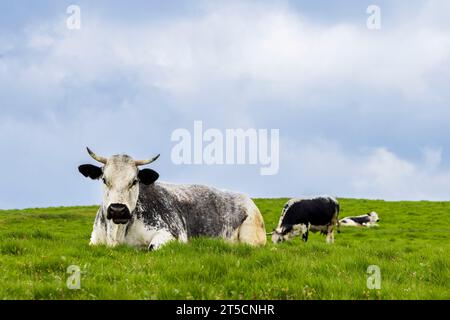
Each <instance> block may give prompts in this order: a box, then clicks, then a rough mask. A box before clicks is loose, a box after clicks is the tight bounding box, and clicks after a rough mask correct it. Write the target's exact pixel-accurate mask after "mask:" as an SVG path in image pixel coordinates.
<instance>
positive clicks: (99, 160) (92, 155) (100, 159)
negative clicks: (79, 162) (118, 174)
mask: <svg viewBox="0 0 450 320" xmlns="http://www.w3.org/2000/svg"><path fill="white" fill-rule="evenodd" d="M86 149H87V152H88V153H89V155H90V156H91V157H92V158H93V159H94V160H95V161H98V162H100V163H103V164H106V162H108V159H106V158H105V157H100V156H98V155H96V154H95V153H94V152H92V150H91V149H89V148H88V147H86Z"/></svg>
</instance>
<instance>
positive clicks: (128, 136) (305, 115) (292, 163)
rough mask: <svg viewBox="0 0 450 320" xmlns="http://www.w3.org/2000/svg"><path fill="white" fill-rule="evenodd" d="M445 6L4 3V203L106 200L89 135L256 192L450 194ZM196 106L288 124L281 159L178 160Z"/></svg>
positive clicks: (449, 36) (264, 124)
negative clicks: (72, 12) (371, 12)
mask: <svg viewBox="0 0 450 320" xmlns="http://www.w3.org/2000/svg"><path fill="white" fill-rule="evenodd" d="M70 4H76V5H79V6H80V9H81V22H82V27H81V29H80V30H68V29H67V28H66V19H67V17H68V15H67V13H66V8H67V6H68V5H70ZM370 4H376V5H378V6H380V8H381V29H380V30H377V31H371V30H368V29H367V27H366V19H367V17H368V15H367V13H366V8H367V6H368V5H370ZM449 14H450V3H449V2H448V1H444V0H443V1H378V2H374V1H333V3H332V4H330V3H329V2H328V1H314V2H307V1H222V2H218V1H215V2H212V1H170V2H169V1H165V2H163V1H132V2H131V3H130V2H125V1H122V2H121V1H114V2H111V1H78V2H74V1H39V2H29V1H14V2H12V1H9V2H5V1H4V2H1V3H0V16H1V18H0V97H1V102H0V106H1V116H0V143H1V146H2V151H1V154H2V157H1V158H0V168H1V169H0V208H24V207H38V206H39V207H40V206H54V205H78V204H92V203H98V202H99V201H100V184H99V183H98V182H93V181H88V180H85V179H84V178H83V177H82V176H81V175H80V174H79V173H78V171H77V166H78V165H79V164H82V163H85V162H91V161H90V159H89V157H88V156H87V154H86V152H85V149H84V147H85V146H90V147H91V148H92V149H94V150H95V151H96V152H97V153H100V154H103V155H111V154H115V153H122V152H123V153H128V154H130V155H132V156H134V157H137V158H145V157H150V156H153V155H154V154H156V153H161V158H160V159H159V160H158V161H157V162H155V163H154V165H153V168H154V169H155V170H157V171H158V172H159V173H160V179H161V180H163V181H170V182H179V183H204V184H209V185H213V186H216V187H219V188H225V189H231V190H236V191H242V192H245V193H248V194H250V195H252V196H265V197H278V196H301V195H313V194H332V195H337V196H341V197H367V198H382V199H388V200H396V199H430V200H440V199H446V200H449V199H450V191H449V190H450V140H449V139H448V137H449V136H450V125H449V120H450V108H449V107H450V104H449V103H450V90H448V88H449V87H450V22H448V16H449ZM194 120H202V121H203V124H204V126H205V127H206V128H218V129H220V130H225V129H227V128H256V129H260V128H261V129H272V128H276V129H280V170H279V173H278V174H277V175H274V176H261V175H260V174H259V166H252V165H244V166H233V165H227V166H220V165H216V166H203V165H191V166H189V165H175V164H173V163H172V161H171V159H170V151H171V149H172V147H173V146H174V143H173V142H172V141H171V140H170V136H171V133H172V132H173V131H174V130H175V129H177V128H187V129H189V130H192V128H193V122H194Z"/></svg>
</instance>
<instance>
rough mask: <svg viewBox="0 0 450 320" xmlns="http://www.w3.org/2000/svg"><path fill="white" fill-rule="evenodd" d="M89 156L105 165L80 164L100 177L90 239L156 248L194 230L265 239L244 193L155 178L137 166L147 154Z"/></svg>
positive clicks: (248, 239) (246, 239)
mask: <svg viewBox="0 0 450 320" xmlns="http://www.w3.org/2000/svg"><path fill="white" fill-rule="evenodd" d="M88 152H89V154H90V156H91V157H92V158H94V159H95V160H96V161H98V162H100V163H101V164H102V165H103V166H102V167H98V166H94V165H91V164H85V165H81V166H79V168H78V169H79V171H80V172H81V173H82V174H83V175H84V176H85V177H89V178H91V179H101V180H102V181H103V202H102V205H101V207H100V208H99V210H98V212H97V215H96V218H95V222H94V227H93V231H92V235H91V241H90V244H92V245H97V244H105V245H108V246H115V245H118V244H128V245H132V246H146V247H148V248H149V249H150V250H152V249H157V248H159V247H161V246H162V245H164V244H165V243H167V242H168V241H171V240H179V241H181V242H187V241H188V239H189V238H192V237H198V236H207V237H220V238H224V239H228V240H230V241H233V242H243V243H248V244H251V245H264V244H265V243H266V231H265V227H264V221H263V218H262V215H261V213H260V212H259V210H258V208H257V207H256V205H255V203H254V202H253V201H252V200H251V199H250V198H249V197H248V196H246V195H243V194H239V193H234V192H228V191H220V190H217V189H215V188H211V187H207V186H202V185H176V184H169V183H159V182H156V180H157V179H158V178H159V174H158V173H157V172H156V171H154V170H151V169H140V170H139V168H138V167H139V166H142V165H146V164H150V163H152V162H153V161H155V160H156V159H157V158H158V157H159V155H158V156H156V157H154V158H153V159H151V160H142V161H140V160H138V161H137V160H133V159H132V158H131V157H129V156H127V155H115V156H112V157H110V158H104V157H100V156H97V155H96V154H95V153H93V152H92V151H91V150H89V148H88Z"/></svg>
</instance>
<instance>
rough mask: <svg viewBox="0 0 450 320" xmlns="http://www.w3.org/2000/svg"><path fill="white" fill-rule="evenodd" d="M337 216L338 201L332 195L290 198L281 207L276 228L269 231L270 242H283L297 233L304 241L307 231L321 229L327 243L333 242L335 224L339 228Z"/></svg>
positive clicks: (306, 238)
mask: <svg viewBox="0 0 450 320" xmlns="http://www.w3.org/2000/svg"><path fill="white" fill-rule="evenodd" d="M338 216H339V202H338V201H337V200H336V199H335V198H333V197H329V196H321V197H315V198H309V199H291V200H289V201H288V202H287V203H286V204H285V205H284V207H283V210H282V212H281V217H280V220H279V222H278V226H277V228H276V229H275V230H274V231H273V232H272V233H270V235H272V242H273V243H279V242H283V241H286V240H290V239H293V238H294V237H296V236H298V235H302V239H303V241H305V242H306V241H308V234H309V231H312V232H317V231H321V233H323V234H325V235H326V241H327V243H333V242H334V227H335V225H337V226H338V230H339V221H338Z"/></svg>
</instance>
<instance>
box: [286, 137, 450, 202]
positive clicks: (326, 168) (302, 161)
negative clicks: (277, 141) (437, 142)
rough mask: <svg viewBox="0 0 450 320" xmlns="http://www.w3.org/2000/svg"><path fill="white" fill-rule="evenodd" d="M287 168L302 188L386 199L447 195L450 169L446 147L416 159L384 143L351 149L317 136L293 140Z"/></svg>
mask: <svg viewBox="0 0 450 320" xmlns="http://www.w3.org/2000/svg"><path fill="white" fill-rule="evenodd" d="M284 148H285V149H287V148H288V146H287V145H285V146H284ZM288 150H289V151H287V154H285V156H286V158H287V159H288V160H287V161H286V162H285V163H284V167H282V168H281V169H282V170H285V171H287V172H289V174H290V175H291V179H292V181H297V182H298V188H299V189H300V190H299V194H305V192H306V193H311V194H315V193H321V191H320V190H323V192H326V193H330V194H335V195H337V196H343V197H345V196H346V197H360V198H371V199H386V200H420V199H429V200H445V199H448V197H449V196H448V190H450V170H448V169H445V168H444V167H442V166H441V152H442V150H441V149H440V148H438V149H433V148H425V149H424V150H423V151H422V156H423V160H422V161H420V162H417V161H411V160H408V159H405V158H402V157H400V156H398V155H396V154H395V153H394V152H392V151H390V150H387V149H386V148H383V147H377V148H364V149H357V150H354V149H353V150H345V149H344V148H342V147H341V146H340V145H339V144H338V143H336V142H332V141H326V140H320V139H319V140H316V141H312V142H309V143H301V144H296V143H294V142H291V143H289V149H288Z"/></svg>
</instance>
